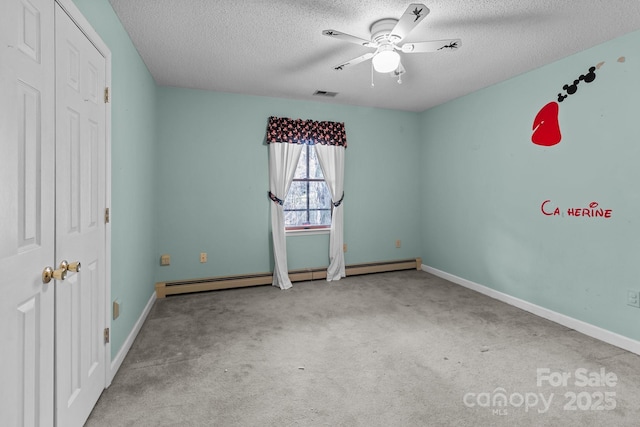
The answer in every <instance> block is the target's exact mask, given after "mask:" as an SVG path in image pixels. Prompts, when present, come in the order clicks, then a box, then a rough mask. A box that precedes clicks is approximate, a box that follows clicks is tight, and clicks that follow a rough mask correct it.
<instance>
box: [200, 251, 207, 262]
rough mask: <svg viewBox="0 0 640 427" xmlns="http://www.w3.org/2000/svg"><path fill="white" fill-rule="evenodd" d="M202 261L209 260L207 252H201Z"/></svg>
mask: <svg viewBox="0 0 640 427" xmlns="http://www.w3.org/2000/svg"><path fill="white" fill-rule="evenodd" d="M200 262H207V253H206V252H200Z"/></svg>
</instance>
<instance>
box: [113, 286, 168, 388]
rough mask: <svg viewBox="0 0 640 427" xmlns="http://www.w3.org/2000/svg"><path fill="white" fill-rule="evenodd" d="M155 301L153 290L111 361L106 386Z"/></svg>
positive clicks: (118, 367) (114, 374)
mask: <svg viewBox="0 0 640 427" xmlns="http://www.w3.org/2000/svg"><path fill="white" fill-rule="evenodd" d="M155 301H156V293H155V290H154V292H153V293H152V294H151V298H149V301H148V302H147V305H146V306H145V308H144V310H143V311H142V314H140V317H139V318H138V321H137V322H136V323H135V325H133V329H132V330H131V332H130V333H129V336H128V337H127V339H126V340H125V342H124V344H122V347H121V348H120V351H119V352H118V354H117V355H116V357H115V358H114V359H113V360H112V361H111V369H110V370H109V378H107V387H109V386H110V385H111V381H112V380H113V377H115V376H116V373H117V372H118V369H120V365H122V362H123V361H124V358H125V357H126V356H127V353H129V350H130V349H131V346H132V345H133V341H135V339H136V337H137V336H138V333H139V332H140V328H142V325H143V324H144V321H145V320H146V319H147V316H148V315H149V312H150V311H151V307H153V303H154V302H155Z"/></svg>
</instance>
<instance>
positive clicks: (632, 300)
mask: <svg viewBox="0 0 640 427" xmlns="http://www.w3.org/2000/svg"><path fill="white" fill-rule="evenodd" d="M627 305H630V306H632V307H638V308H640V292H639V291H636V290H633V289H627Z"/></svg>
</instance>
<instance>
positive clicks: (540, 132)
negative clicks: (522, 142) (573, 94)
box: [531, 102, 562, 147]
mask: <svg viewBox="0 0 640 427" xmlns="http://www.w3.org/2000/svg"><path fill="white" fill-rule="evenodd" d="M558 111H559V107H558V103H557V102H550V103H548V104H547V105H545V106H544V107H542V109H541V110H540V111H539V112H538V114H537V115H536V118H535V119H534V120H533V134H532V135H531V141H532V142H533V143H534V144H537V145H543V146H545V147H550V146H552V145H556V144H557V143H559V142H560V140H561V139H562V134H561V133H560V123H559V122H558Z"/></svg>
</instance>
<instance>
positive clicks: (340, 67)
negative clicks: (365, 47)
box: [333, 52, 374, 71]
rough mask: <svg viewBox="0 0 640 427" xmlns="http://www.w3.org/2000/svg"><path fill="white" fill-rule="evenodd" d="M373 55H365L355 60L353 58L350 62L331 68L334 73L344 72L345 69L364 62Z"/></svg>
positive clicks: (370, 53) (371, 53)
mask: <svg viewBox="0 0 640 427" xmlns="http://www.w3.org/2000/svg"><path fill="white" fill-rule="evenodd" d="M373 55H374V52H369V53H365V54H364V55H362V56H358V57H357V58H353V59H352V60H351V61H347V62H343V63H342V64H340V65H337V66H335V67H333V69H334V70H336V71H342V70H344V68H345V67H350V66H352V65H356V64H359V63H361V62H364V61H366V60H367V59H371V58H373Z"/></svg>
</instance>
